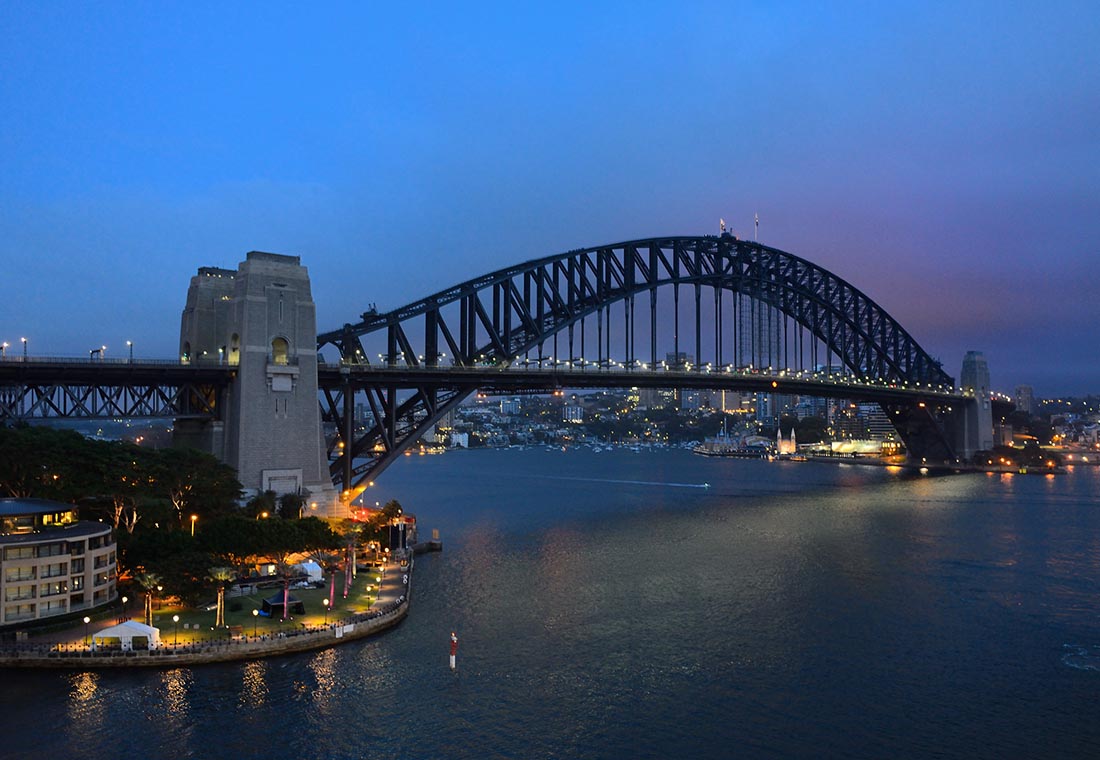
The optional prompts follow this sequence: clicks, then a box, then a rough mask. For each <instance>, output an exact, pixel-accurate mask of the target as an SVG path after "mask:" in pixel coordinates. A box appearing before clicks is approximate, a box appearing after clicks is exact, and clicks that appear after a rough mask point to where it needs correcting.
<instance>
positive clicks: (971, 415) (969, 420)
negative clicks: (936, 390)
mask: <svg viewBox="0 0 1100 760" xmlns="http://www.w3.org/2000/svg"><path fill="white" fill-rule="evenodd" d="M959 384H960V385H961V386H962V389H963V391H964V392H965V393H967V394H973V395H974V401H973V402H970V401H968V402H967V407H966V413H965V414H964V424H963V431H962V437H963V440H962V445H961V446H959V451H960V453H961V454H962V456H963V457H964V458H965V459H969V458H971V457H973V456H974V454H975V453H977V452H979V451H989V450H990V449H992V448H993V405H992V402H991V401H990V396H989V365H988V364H987V363H986V360H985V355H984V354H982V352H981V351H967V352H966V356H965V357H964V358H963V364H962V373H961V375H960V379H959Z"/></svg>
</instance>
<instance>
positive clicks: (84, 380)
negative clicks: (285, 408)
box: [0, 357, 232, 424]
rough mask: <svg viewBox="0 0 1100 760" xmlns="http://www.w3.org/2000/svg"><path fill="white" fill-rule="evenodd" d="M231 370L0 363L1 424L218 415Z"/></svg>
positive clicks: (124, 364)
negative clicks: (58, 420) (57, 420)
mask: <svg viewBox="0 0 1100 760" xmlns="http://www.w3.org/2000/svg"><path fill="white" fill-rule="evenodd" d="M231 375H232V370H231V369H230V368H227V367H224V366H219V365H214V364H209V365H182V364H178V363H170V362H161V363H158V362H137V363H134V362H107V361H80V360H64V359H46V360H31V361H24V360H21V359H20V358H18V357H14V358H7V359H5V360H4V361H0V424H4V423H9V422H25V421H30V420H37V419H65V418H84V419H118V418H133V417H165V418H175V419H183V418H206V419H214V418H218V417H220V415H221V412H222V407H223V405H222V397H223V395H224V392H225V389H226V387H227V386H228V384H229V382H230V380H231Z"/></svg>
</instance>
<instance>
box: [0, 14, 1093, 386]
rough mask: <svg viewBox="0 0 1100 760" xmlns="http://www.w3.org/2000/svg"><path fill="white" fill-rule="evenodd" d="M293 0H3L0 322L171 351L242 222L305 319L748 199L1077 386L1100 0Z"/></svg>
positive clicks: (917, 309)
mask: <svg viewBox="0 0 1100 760" xmlns="http://www.w3.org/2000/svg"><path fill="white" fill-rule="evenodd" d="M311 5H312V4H311ZM302 8H303V6H301V5H300V4H281V3H257V4H247V3H186V4H184V3H181V4H176V5H172V4H154V3H61V2H51V3H38V2H29V1H19V0H16V1H13V2H6V3H3V4H2V5H0V261H2V263H3V271H4V288H3V298H2V299H0V340H6V341H8V342H9V343H15V344H17V345H18V342H19V339H20V337H23V336H26V337H27V338H28V339H29V340H30V350H31V352H32V353H36V354H40V355H41V354H51V355H74V356H79V355H84V354H86V352H87V350H88V349H89V348H91V347H92V346H98V345H100V344H104V343H105V344H106V345H108V346H109V353H108V355H110V354H111V353H114V355H116V356H118V355H120V354H121V352H122V351H124V342H125V341H126V340H133V341H134V342H135V345H136V353H137V355H138V356H146V357H170V356H173V355H174V354H175V351H176V347H177V342H178V331H179V315H180V311H181V309H182V307H183V302H184V296H185V294H186V289H187V285H188V281H189V278H190V277H191V275H193V274H194V272H195V270H196V269H197V268H198V267H199V266H207V265H214V266H227V267H235V266H236V264H237V262H239V261H240V260H242V259H243V257H244V254H245V252H247V251H249V250H267V251H276V252H281V253H291V254H299V255H301V256H302V258H303V263H305V264H306V265H307V266H308V267H309V269H310V273H311V276H312V279H313V288H314V296H315V298H316V300H317V301H318V327H319V329H322V330H324V329H331V328H334V327H337V326H339V325H341V324H343V323H344V322H346V321H354V320H355V319H356V315H358V314H359V313H360V312H362V311H363V310H364V309H365V308H366V305H367V304H368V302H377V303H378V306H379V308H380V309H383V310H386V309H390V308H393V307H396V306H399V305H401V304H403V303H406V302H408V301H412V300H416V299H418V298H420V297H422V296H424V295H427V294H428V293H430V292H433V291H435V290H438V289H440V288H443V287H445V286H448V285H451V284H454V283H455V282H458V281H461V280H464V279H468V278H470V277H473V276H475V275H478V274H481V273H483V272H486V271H489V270H492V269H495V268H498V267H502V266H506V265H510V264H513V263H517V262H519V261H524V260H527V259H530V258H535V257H538V256H543V255H548V254H552V253H557V252H560V251H565V250H569V249H572V248H577V247H582V246H588V245H596V244H600V243H612V242H618V241H621V240H626V239H633V238H639V237H646V236H651V235H674V234H699V233H714V232H716V231H717V222H718V218H719V217H724V218H725V219H726V220H727V221H728V222H729V223H730V224H731V225H732V227H733V228H734V229H735V230H736V231H740V232H741V233H742V234H743V235H746V236H751V232H752V215H753V212H754V211H758V212H759V214H760V219H761V226H760V239H761V241H762V242H765V243H767V244H770V245H774V246H776V247H779V248H782V249H784V250H787V251H790V252H792V253H795V254H798V255H800V256H804V257H806V258H808V259H810V260H812V261H814V262H816V263H818V264H821V265H822V266H824V267H826V268H827V269H830V270H832V271H834V272H835V273H837V274H838V275H840V276H841V277H844V278H846V279H848V280H849V281H851V282H852V283H853V284H855V285H856V286H857V287H859V288H861V289H862V290H863V291H864V292H866V293H867V294H868V295H870V296H871V297H872V298H874V299H875V300H876V301H877V302H878V303H879V304H881V305H882V306H883V307H884V308H886V309H887V310H888V311H889V312H890V313H891V314H893V315H894V316H895V317H896V318H897V319H898V320H899V321H900V322H901V323H902V324H903V325H904V326H905V327H906V328H907V329H908V330H909V331H910V332H911V333H913V335H914V336H915V337H916V338H917V340H918V341H919V342H920V343H921V344H922V345H923V346H924V347H925V348H926V349H927V350H928V351H929V352H930V353H931V354H933V355H934V356H937V357H939V358H941V359H942V360H943V362H944V365H945V368H947V369H948V370H949V371H950V372H951V373H952V374H954V375H956V376H957V375H958V372H959V366H960V364H961V361H962V356H963V353H964V352H965V351H967V350H968V349H978V350H983V351H984V352H985V353H986V356H987V358H988V360H989V363H990V367H991V371H992V375H993V384H994V386H995V387H997V388H999V389H1002V390H1007V391H1011V390H1012V387H1013V386H1014V385H1016V384H1020V383H1030V384H1033V385H1034V386H1035V391H1036V393H1037V394H1039V395H1041V396H1053V395H1057V394H1065V393H1084V392H1094V393H1095V392H1100V350H1098V344H1100V340H1098V332H1100V293H1098V292H1097V291H1098V286H1100V274H1098V263H1097V254H1098V253H1100V251H1098V247H1100V246H1098V242H1100V52H1098V51H1100V43H1098V40H1100V3H1096V2H1078V3H1072V2H1053V3H1051V2H1047V3H1035V2H1021V3H1011V2H992V3H957V2H951V3H905V2H888V3H879V2H868V3H821V2H806V3H800V2H768V3H756V4H750V3H736V2H724V3H707V2H700V3H691V2H676V3H650V2H638V1H637V0H634V1H633V2H606V3H576V4H572V3H544V4H539V5H534V4H525V3H514V2H502V3H472V2H461V3H431V2H422V3H405V4H402V3H367V2H359V3H348V4H323V5H322V4H317V5H316V6H315V9H313V10H309V11H305V10H302ZM9 350H11V349H9ZM16 350H18V349H16Z"/></svg>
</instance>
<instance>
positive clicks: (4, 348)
mask: <svg viewBox="0 0 1100 760" xmlns="http://www.w3.org/2000/svg"><path fill="white" fill-rule="evenodd" d="M19 340H20V341H21V342H22V343H23V358H24V359H26V358H27V339H26V338H20V339H19ZM9 346H11V343H8V342H7V341H6V340H5V341H4V342H3V343H0V358H6V357H7V355H8V347H9Z"/></svg>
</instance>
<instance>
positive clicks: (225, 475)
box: [155, 448, 241, 526]
mask: <svg viewBox="0 0 1100 760" xmlns="http://www.w3.org/2000/svg"><path fill="white" fill-rule="evenodd" d="M155 468H156V479H157V481H158V484H157V485H158V487H157V490H158V491H159V492H161V493H163V494H164V496H165V497H166V498H167V499H168V500H169V501H170V502H171V503H172V506H173V507H174V508H175V510H176V520H177V522H178V524H179V525H181V526H182V525H183V524H184V518H185V516H186V515H192V514H197V515H200V516H201V517H203V518H211V517H215V516H217V515H221V514H229V513H230V512H232V511H233V510H234V508H235V507H236V504H237V500H238V499H240V497H241V484H240V482H239V481H238V480H237V475H236V473H235V472H234V470H233V468H232V467H230V466H229V465H226V464H223V463H222V462H220V461H219V460H218V459H217V458H216V457H213V456H211V455H210V454H207V453H205V452H202V451H198V450H196V449H175V448H172V449H162V450H160V451H158V452H156V457H155Z"/></svg>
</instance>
